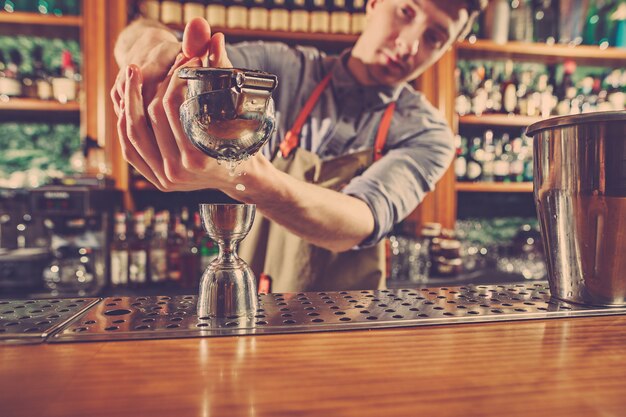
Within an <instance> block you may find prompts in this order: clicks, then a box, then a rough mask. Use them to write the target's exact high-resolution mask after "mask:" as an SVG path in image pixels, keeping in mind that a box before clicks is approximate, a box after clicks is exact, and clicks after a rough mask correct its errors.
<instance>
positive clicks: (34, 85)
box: [0, 36, 82, 103]
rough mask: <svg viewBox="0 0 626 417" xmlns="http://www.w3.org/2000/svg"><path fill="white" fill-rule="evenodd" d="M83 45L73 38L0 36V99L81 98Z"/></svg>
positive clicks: (65, 99) (60, 99) (64, 101)
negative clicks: (79, 96) (81, 53)
mask: <svg viewBox="0 0 626 417" xmlns="http://www.w3.org/2000/svg"><path fill="white" fill-rule="evenodd" d="M79 61H80V46H79V44H78V42H76V41H73V40H62V39H46V38H39V37H25V36H18V37H9V36H0V100H2V101H7V100H9V99H10V98H17V97H24V98H35V99H39V100H56V101H59V102H61V103H67V102H70V101H75V100H77V98H78V94H79V90H80V83H81V80H82V78H81V75H80V72H79Z"/></svg>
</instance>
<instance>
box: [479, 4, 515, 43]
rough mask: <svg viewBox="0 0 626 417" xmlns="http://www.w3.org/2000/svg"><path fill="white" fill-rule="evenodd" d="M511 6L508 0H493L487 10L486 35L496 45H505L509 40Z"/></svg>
mask: <svg viewBox="0 0 626 417" xmlns="http://www.w3.org/2000/svg"><path fill="white" fill-rule="evenodd" d="M509 19H510V6H509V1H508V0H493V1H490V2H489V5H488V6H487V10H485V34H486V36H487V37H488V38H489V39H491V40H492V41H493V42H494V43H497V44H500V45H503V44H505V43H506V42H507V40H508V38H509Z"/></svg>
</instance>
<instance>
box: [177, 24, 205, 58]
mask: <svg viewBox="0 0 626 417" xmlns="http://www.w3.org/2000/svg"><path fill="white" fill-rule="evenodd" d="M210 40H211V26H209V22H207V21H206V20H205V19H203V18H201V17H197V18H195V19H192V20H191V21H189V23H187V26H185V31H184V32H183V54H184V55H185V56H186V57H187V58H193V57H199V58H201V59H203V58H205V57H206V55H207V53H208V46H209V42H210Z"/></svg>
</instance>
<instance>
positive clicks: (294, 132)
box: [280, 73, 332, 158]
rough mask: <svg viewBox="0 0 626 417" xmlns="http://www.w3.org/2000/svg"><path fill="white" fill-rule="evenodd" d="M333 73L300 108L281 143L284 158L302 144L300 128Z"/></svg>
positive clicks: (326, 77) (325, 78) (321, 82)
mask: <svg viewBox="0 0 626 417" xmlns="http://www.w3.org/2000/svg"><path fill="white" fill-rule="evenodd" d="M331 75H332V73H329V74H328V75H326V76H325V77H324V79H323V80H322V81H320V83H319V84H318V85H317V87H315V89H314V90H313V92H312V93H311V96H310V97H309V99H308V100H307V101H306V103H305V104H304V107H303V108H302V110H300V114H298V117H297V118H296V121H295V122H294V124H293V127H292V128H291V129H290V130H289V131H288V132H287V134H286V135H285V138H284V139H283V141H282V142H281V143H280V152H281V154H282V155H283V158H287V157H288V156H289V155H290V154H291V152H292V151H293V150H294V149H295V148H297V147H298V145H299V144H300V130H302V126H304V123H305V122H306V120H307V119H308V118H309V114H311V111H312V110H313V108H314V107H315V105H316V104H317V101H318V100H319V98H320V96H321V95H322V93H323V92H324V90H325V89H326V87H327V86H328V83H329V82H330V77H331Z"/></svg>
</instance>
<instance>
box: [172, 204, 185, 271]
mask: <svg viewBox="0 0 626 417" xmlns="http://www.w3.org/2000/svg"><path fill="white" fill-rule="evenodd" d="M170 225H171V227H170V229H169V232H168V237H167V277H168V279H169V280H170V281H173V282H176V283H179V282H180V278H181V269H180V254H181V248H182V244H183V237H184V236H185V234H186V233H185V232H184V228H185V226H184V224H183V223H182V222H181V220H180V216H178V215H175V216H174V222H173V224H172V222H170Z"/></svg>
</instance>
